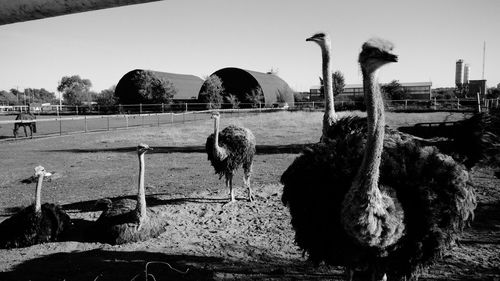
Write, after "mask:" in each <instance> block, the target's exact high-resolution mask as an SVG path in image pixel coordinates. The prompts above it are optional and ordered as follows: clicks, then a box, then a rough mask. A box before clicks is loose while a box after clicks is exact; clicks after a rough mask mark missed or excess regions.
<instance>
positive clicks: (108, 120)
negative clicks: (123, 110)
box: [107, 116, 109, 131]
mask: <svg viewBox="0 0 500 281" xmlns="http://www.w3.org/2000/svg"><path fill="white" fill-rule="evenodd" d="M107 119H108V131H109V116H108V117H107Z"/></svg>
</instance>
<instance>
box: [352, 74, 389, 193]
mask: <svg viewBox="0 0 500 281" xmlns="http://www.w3.org/2000/svg"><path fill="white" fill-rule="evenodd" d="M376 80H377V79H376V72H375V71H373V72H367V71H366V70H363V88H364V89H363V90H364V93H365V104H366V113H367V123H368V124H367V126H368V127H367V140H366V149H365V154H364V156H363V161H362V163H361V167H360V169H359V171H358V175H357V177H356V179H357V180H356V182H355V185H357V186H355V187H357V188H360V189H361V190H360V191H362V193H363V194H367V195H368V194H373V193H375V192H378V191H379V190H378V178H379V168H380V160H381V156H382V149H383V145H384V129H385V118H384V104H383V100H382V95H381V93H380V89H379V86H378V83H377V81H376Z"/></svg>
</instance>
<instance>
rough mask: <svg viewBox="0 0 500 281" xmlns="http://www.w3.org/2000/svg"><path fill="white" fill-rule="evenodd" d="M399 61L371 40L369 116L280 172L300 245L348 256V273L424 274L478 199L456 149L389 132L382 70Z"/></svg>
mask: <svg viewBox="0 0 500 281" xmlns="http://www.w3.org/2000/svg"><path fill="white" fill-rule="evenodd" d="M395 61H397V56H396V55H394V54H392V44H390V43H389V42H387V41H385V40H381V39H371V40H369V41H367V42H366V43H364V44H363V46H362V51H361V53H360V55H359V63H360V65H361V70H362V74H363V84H364V96H365V104H366V106H367V115H368V117H367V119H366V121H367V125H366V126H365V127H364V128H363V127H360V128H355V129H354V130H353V131H352V132H351V133H345V134H344V135H342V136H337V137H336V138H333V139H329V141H328V142H325V143H317V144H314V145H313V146H311V147H309V148H308V149H306V150H305V151H304V152H303V154H302V155H301V156H299V157H298V158H297V159H295V161H294V162H293V163H292V165H291V166H290V167H289V168H288V169H287V170H286V171H285V172H284V174H283V175H282V177H281V182H282V183H283V184H284V190H283V197H282V200H283V202H284V203H285V204H286V205H288V207H289V210H290V213H291V216H292V221H291V222H292V226H293V228H294V230H295V240H296V242H297V244H298V246H299V247H300V248H301V249H302V250H303V251H304V252H305V253H308V255H309V259H311V260H312V261H313V262H316V263H319V262H322V261H324V262H326V263H327V264H330V265H339V266H344V267H345V268H346V273H347V276H346V277H347V279H348V280H367V279H372V280H377V279H383V278H384V276H386V277H387V278H388V280H401V279H404V278H412V277H414V276H416V275H418V273H419V270H420V269H421V268H423V267H425V266H428V265H430V264H432V263H433V262H434V261H436V260H437V259H439V257H440V256H441V255H442V254H443V252H444V251H445V250H446V249H447V248H448V247H449V246H450V245H451V244H452V243H453V241H454V240H455V239H456V238H457V236H458V235H459V234H460V232H461V230H462V228H463V227H464V225H465V224H466V223H467V222H468V221H469V220H471V219H472V218H473V211H474V208H475V206H476V201H475V194H474V190H473V187H472V185H471V183H470V180H469V175H468V173H467V171H466V169H465V167H463V166H462V165H460V164H457V163H456V162H455V161H454V160H453V159H452V158H451V157H450V156H447V155H443V154H441V153H439V151H438V150H437V149H436V148H435V147H421V146H420V145H419V144H418V142H415V141H414V140H413V139H411V138H398V136H400V135H398V134H395V135H394V137H393V136H391V138H390V139H388V138H387V136H385V139H384V135H385V129H384V127H385V119H384V107H383V100H382V95H381V93H380V89H379V86H378V83H376V75H377V71H378V69H379V68H380V67H381V66H383V65H385V64H387V63H389V62H395ZM350 121H351V119H350V118H349V117H346V118H342V119H339V120H338V121H337V122H336V123H337V124H338V123H341V124H342V123H344V122H345V123H346V124H349V122H350ZM346 128H347V127H346Z"/></svg>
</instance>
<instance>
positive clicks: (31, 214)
mask: <svg viewBox="0 0 500 281" xmlns="http://www.w3.org/2000/svg"><path fill="white" fill-rule="evenodd" d="M35 176H36V177H38V182H37V184H36V192H35V203H34V204H32V205H30V206H28V207H26V208H24V209H23V210H21V211H20V212H18V213H17V214H15V215H13V216H11V217H10V218H8V219H6V220H4V221H3V222H2V223H1V224H0V248H18V247H27V246H31V245H35V244H40V243H45V242H53V241H58V240H60V239H61V237H62V236H63V235H64V233H65V231H66V230H67V229H68V228H69V227H70V225H71V220H70V218H69V216H68V215H67V214H66V213H65V212H64V211H63V209H62V208H61V206H59V205H55V204H50V203H44V204H41V192H42V183H43V178H44V177H45V176H50V173H48V172H46V171H45V169H44V168H43V167H42V166H37V167H36V168H35Z"/></svg>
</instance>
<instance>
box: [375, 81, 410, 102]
mask: <svg viewBox="0 0 500 281" xmlns="http://www.w3.org/2000/svg"><path fill="white" fill-rule="evenodd" d="M380 89H381V90H382V92H383V93H384V95H385V98H386V99H387V100H404V99H406V90H405V88H403V86H401V84H399V81H398V80H392V81H391V82H390V83H389V84H385V85H382V87H380Z"/></svg>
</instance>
